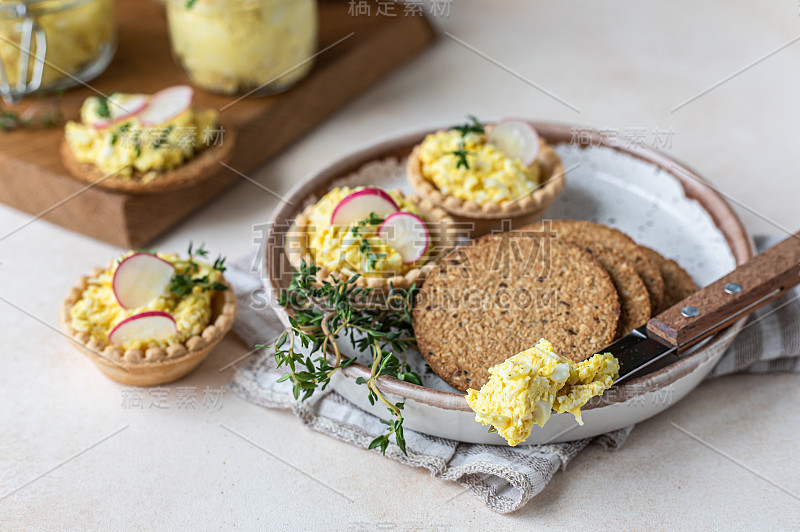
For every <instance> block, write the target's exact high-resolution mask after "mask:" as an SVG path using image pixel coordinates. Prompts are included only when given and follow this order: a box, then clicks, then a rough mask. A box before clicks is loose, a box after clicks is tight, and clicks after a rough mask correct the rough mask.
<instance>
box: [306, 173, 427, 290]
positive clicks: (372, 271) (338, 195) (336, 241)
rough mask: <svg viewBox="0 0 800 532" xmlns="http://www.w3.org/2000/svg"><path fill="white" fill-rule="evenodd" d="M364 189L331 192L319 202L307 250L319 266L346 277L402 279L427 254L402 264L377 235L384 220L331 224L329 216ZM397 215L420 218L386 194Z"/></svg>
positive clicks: (403, 200)
mask: <svg viewBox="0 0 800 532" xmlns="http://www.w3.org/2000/svg"><path fill="white" fill-rule="evenodd" d="M364 188H366V187H355V188H350V187H341V188H334V189H333V190H331V191H330V192H328V193H327V194H325V196H323V198H322V199H321V200H319V202H318V203H317V204H316V206H315V207H314V209H313V212H312V213H311V215H310V216H309V225H308V249H309V251H310V253H311V255H312V257H313V259H314V262H315V263H316V264H317V265H318V266H324V267H326V268H328V269H329V270H330V271H336V272H341V273H344V274H346V275H354V274H359V275H362V276H364V277H390V276H393V275H403V274H405V273H407V272H408V271H410V270H411V269H413V268H415V267H417V266H418V265H419V264H420V263H423V262H425V261H426V260H427V254H426V255H425V256H423V257H421V258H420V259H419V260H417V261H416V262H415V263H413V264H404V263H403V258H402V257H401V256H400V252H398V251H397V250H396V249H394V248H393V247H392V246H391V245H389V244H388V243H387V242H386V241H385V240H383V239H382V238H381V237H380V236H379V235H378V234H377V231H378V227H379V226H380V223H381V222H383V219H382V218H380V217H378V216H374V215H370V216H369V217H368V218H365V219H362V220H356V221H353V222H352V223H350V224H349V225H333V224H331V216H332V214H333V211H334V209H335V208H336V207H337V205H339V203H340V202H341V201H342V200H343V199H344V198H345V197H346V196H348V195H350V194H351V193H353V192H358V191H359V190H362V189H364ZM386 192H387V193H388V194H389V195H390V196H391V197H392V199H393V200H394V201H395V203H396V204H397V207H398V208H399V210H400V212H409V213H412V214H415V215H419V209H417V207H416V206H415V205H414V204H413V203H412V202H410V201H409V200H408V199H406V198H405V196H403V195H402V194H399V193H397V192H395V191H386Z"/></svg>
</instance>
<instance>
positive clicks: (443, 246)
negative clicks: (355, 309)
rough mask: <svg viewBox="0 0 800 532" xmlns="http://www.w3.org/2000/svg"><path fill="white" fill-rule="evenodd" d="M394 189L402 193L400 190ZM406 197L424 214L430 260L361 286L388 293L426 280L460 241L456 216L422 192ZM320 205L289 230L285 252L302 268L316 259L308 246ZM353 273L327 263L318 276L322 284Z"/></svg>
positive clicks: (359, 283)
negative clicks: (439, 259) (313, 218)
mask: <svg viewBox="0 0 800 532" xmlns="http://www.w3.org/2000/svg"><path fill="white" fill-rule="evenodd" d="M392 192H395V193H398V194H402V192H401V191H399V190H394V191H392ZM405 197H406V199H407V200H408V201H410V202H411V203H413V204H414V205H415V206H416V207H417V209H419V213H420V217H421V218H422V221H423V222H425V226H426V227H427V229H428V234H429V238H430V243H429V250H431V251H429V255H428V257H427V261H426V262H424V263H423V264H420V265H419V266H417V267H414V268H412V269H411V270H409V271H408V272H406V273H405V274H402V275H392V276H387V277H368V276H361V277H359V278H358V280H357V281H356V286H357V287H359V288H369V289H372V290H376V291H378V292H388V291H389V290H390V286H393V287H395V288H410V287H411V285H412V284H414V283H417V284H419V283H421V282H422V281H424V280H425V277H426V276H427V275H428V272H429V271H430V270H431V269H432V268H433V267H434V262H435V261H436V259H437V258H438V257H440V256H442V255H445V254H446V253H448V252H450V250H452V249H453V248H454V247H455V246H456V243H457V240H458V233H457V230H456V224H455V223H454V222H453V218H452V217H450V216H449V215H448V213H447V212H445V211H444V210H443V209H441V208H439V207H437V206H436V205H434V204H433V202H431V201H430V200H428V199H425V198H421V197H420V196H418V195H415V194H411V195H405ZM315 206H316V204H315V203H311V204H309V205H308V206H307V207H306V208H305V209H304V210H303V212H301V213H300V214H298V215H297V217H296V218H295V220H294V223H292V225H291V227H290V228H289V230H288V231H287V233H286V237H285V241H284V242H285V243H284V251H285V253H286V256H287V258H288V260H289V264H291V265H292V267H293V268H294V269H295V270H297V271H299V270H300V268H301V265H302V263H303V261H305V263H306V264H311V263H312V262H314V257H313V255H312V253H311V250H310V249H309V245H308V229H309V224H310V218H311V215H312V213H313V211H314V208H315ZM349 276H350V275H349V274H347V273H342V272H338V271H332V270H330V269H329V268H327V267H325V266H321V267H320V269H319V271H317V274H316V278H317V281H318V282H319V283H320V284H321V283H322V282H323V281H326V280H327V281H330V280H332V278H347V277H349Z"/></svg>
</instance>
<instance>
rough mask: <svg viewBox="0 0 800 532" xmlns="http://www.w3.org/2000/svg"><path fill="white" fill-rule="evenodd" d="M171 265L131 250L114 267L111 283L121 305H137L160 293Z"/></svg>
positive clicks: (143, 304) (171, 274) (166, 284)
mask: <svg viewBox="0 0 800 532" xmlns="http://www.w3.org/2000/svg"><path fill="white" fill-rule="evenodd" d="M174 273H175V266H173V265H172V263H171V262H169V261H167V260H164V259H162V258H160V257H158V256H156V255H153V254H152V253H134V254H133V255H131V256H130V257H126V258H125V259H123V261H122V262H120V263H119V266H117V270H116V271H115V272H114V278H113V280H112V281H111V286H112V288H113V290H114V296H115V297H116V298H117V303H119V304H120V306H121V307H123V308H128V309H130V308H139V307H143V306H145V305H147V304H148V303H150V302H151V301H152V300H154V299H155V298H157V297H158V296H160V295H161V294H163V293H164V291H165V290H166V289H167V287H168V286H169V283H170V281H171V280H172V276H173V274H174Z"/></svg>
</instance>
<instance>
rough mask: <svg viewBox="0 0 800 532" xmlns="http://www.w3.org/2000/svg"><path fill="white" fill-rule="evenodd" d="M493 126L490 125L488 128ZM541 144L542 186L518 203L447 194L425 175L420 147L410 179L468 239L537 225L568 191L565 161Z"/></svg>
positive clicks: (413, 158)
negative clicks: (562, 193)
mask: <svg viewBox="0 0 800 532" xmlns="http://www.w3.org/2000/svg"><path fill="white" fill-rule="evenodd" d="M490 127H491V126H487V129H490ZM540 142H541V145H540V152H539V155H538V157H537V162H538V163H539V165H540V171H541V174H540V176H541V178H540V184H539V185H538V186H537V187H536V188H535V189H534V190H533V191H531V192H530V193H528V194H527V195H525V196H523V197H521V198H518V199H515V200H504V201H501V202H499V203H498V202H495V201H488V202H486V203H483V204H480V203H477V202H475V201H465V200H462V199H460V198H457V197H455V196H452V195H447V194H443V193H442V192H441V191H440V190H439V189H438V188H437V187H436V185H434V184H433V183H432V182H431V181H430V180H428V179H427V178H426V177H425V176H424V174H423V171H422V161H421V160H420V147H419V145H417V146H415V147H414V148H413V150H412V151H411V154H410V155H409V157H408V162H407V166H406V177H407V179H408V182H409V183H410V184H411V186H412V187H414V190H416V192H417V193H418V194H419V195H420V196H422V197H423V198H425V199H427V200H429V201H431V203H433V204H434V205H436V206H437V207H440V208H442V209H444V210H445V211H447V212H448V213H449V214H450V216H452V217H453V220H454V221H455V222H456V223H457V224H458V227H459V229H460V232H461V233H463V234H465V235H466V236H468V237H470V238H477V237H479V236H482V235H485V234H488V233H490V232H493V231H501V230H505V231H507V230H508V229H509V228H517V227H520V226H523V225H525V224H529V223H532V222H535V221H536V220H537V219H538V218H539V216H540V215H541V213H542V212H543V211H544V210H545V209H547V207H549V206H550V205H551V204H552V203H553V201H555V199H556V198H557V197H558V196H559V194H561V192H563V190H564V185H565V182H566V175H565V171H564V165H563V163H562V162H561V158H560V157H559V156H558V154H557V153H556V152H555V150H554V149H553V147H552V146H550V145H549V144H547V142H545V141H544V139H540ZM504 221H505V222H504ZM508 222H510V226H509V223H508Z"/></svg>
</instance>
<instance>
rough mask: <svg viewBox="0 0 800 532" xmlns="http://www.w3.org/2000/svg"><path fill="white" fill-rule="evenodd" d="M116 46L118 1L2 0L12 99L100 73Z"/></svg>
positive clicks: (5, 68)
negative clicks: (115, 16) (115, 3)
mask: <svg viewBox="0 0 800 532" xmlns="http://www.w3.org/2000/svg"><path fill="white" fill-rule="evenodd" d="M115 49H116V28H115V25H114V2H113V0H24V1H22V0H0V95H1V96H2V97H3V100H5V101H6V102H8V103H14V102H16V101H18V100H19V99H20V98H21V97H22V96H24V95H26V94H30V93H32V92H35V91H37V90H60V89H65V88H68V87H74V86H76V85H80V84H81V83H82V82H83V83H85V82H86V81H89V80H91V79H93V78H95V77H97V76H98V75H99V74H100V73H101V72H103V71H104V70H105V69H106V67H107V66H108V64H109V63H110V62H111V58H112V57H113V55H114V50H115Z"/></svg>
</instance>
